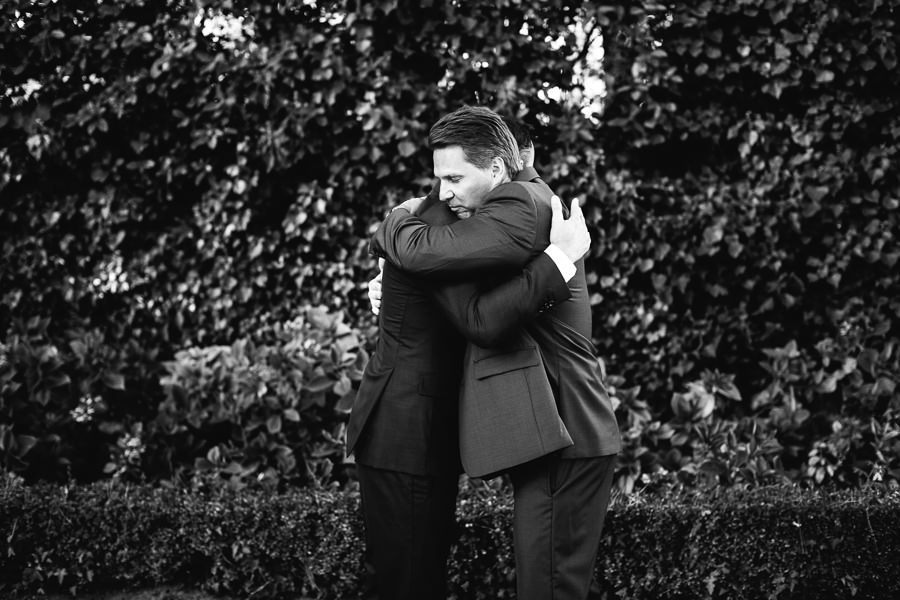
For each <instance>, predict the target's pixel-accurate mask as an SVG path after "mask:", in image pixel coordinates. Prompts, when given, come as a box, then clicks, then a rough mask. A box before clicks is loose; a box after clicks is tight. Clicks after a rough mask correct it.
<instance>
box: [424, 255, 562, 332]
mask: <svg viewBox="0 0 900 600" xmlns="http://www.w3.org/2000/svg"><path fill="white" fill-rule="evenodd" d="M571 295H572V293H571V291H570V290H569V286H568V285H567V284H566V281H565V280H564V279H563V276H562V275H561V274H560V272H559V269H558V268H557V267H556V265H555V264H554V262H553V260H552V259H551V258H550V257H549V256H547V255H546V254H544V253H541V254H540V255H539V256H538V257H537V258H535V259H534V260H532V261H531V262H529V263H528V264H527V265H526V266H525V268H524V269H523V270H522V272H521V273H520V274H518V275H516V276H515V277H512V278H510V279H508V280H506V281H504V282H503V283H501V284H499V285H497V286H496V287H494V288H492V289H490V290H485V291H479V290H478V288H477V286H476V285H475V284H472V283H459V284H451V285H444V286H439V287H437V288H435V290H434V296H435V299H436V301H437V303H438V304H439V305H440V307H441V309H442V310H443V311H444V313H446V314H447V316H448V317H449V318H450V320H451V322H452V323H453V325H454V327H456V329H457V330H459V331H460V332H461V333H462V334H463V335H464V336H465V337H466V339H467V340H469V341H470V342H472V343H474V344H476V345H478V346H481V347H484V348H490V347H492V346H499V345H501V344H502V343H503V342H504V341H505V340H506V339H507V338H509V337H511V335H512V334H513V333H515V332H517V331H519V330H520V329H521V328H522V327H524V326H525V325H527V324H528V323H529V322H531V321H532V320H534V319H535V318H537V317H538V315H540V314H541V313H542V312H544V311H545V310H548V309H549V308H551V307H552V306H553V305H554V304H556V303H558V302H562V301H564V300H567V299H568V298H569V297H570V296H571Z"/></svg>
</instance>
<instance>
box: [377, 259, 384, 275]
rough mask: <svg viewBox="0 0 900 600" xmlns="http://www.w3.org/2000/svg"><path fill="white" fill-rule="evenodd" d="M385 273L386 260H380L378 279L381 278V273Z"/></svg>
mask: <svg viewBox="0 0 900 600" xmlns="http://www.w3.org/2000/svg"><path fill="white" fill-rule="evenodd" d="M382 271H384V258H379V259H378V277H381V272H382Z"/></svg>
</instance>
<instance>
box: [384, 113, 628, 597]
mask: <svg viewBox="0 0 900 600" xmlns="http://www.w3.org/2000/svg"><path fill="white" fill-rule="evenodd" d="M429 145H430V146H431V147H432V149H433V151H434V165H435V175H436V176H438V177H439V178H440V181H441V192H440V193H441V200H443V201H445V202H447V204H448V206H450V208H451V210H453V211H454V212H455V213H456V215H457V216H458V217H460V220H459V221H457V222H455V223H451V224H449V225H430V224H428V223H425V222H423V221H422V220H421V219H419V218H418V217H417V216H416V215H413V214H411V213H410V212H407V211H405V210H396V211H393V212H392V213H391V214H390V215H389V216H388V218H387V219H386V220H385V222H384V223H383V224H382V226H381V227H380V228H379V230H378V231H377V232H376V234H375V236H374V237H373V247H374V248H375V250H376V252H377V253H382V254H384V255H385V256H386V258H387V260H388V263H391V264H394V265H397V266H399V267H400V268H402V269H403V270H404V271H406V272H408V273H412V274H414V275H416V276H421V277H429V278H432V277H443V278H447V277H469V278H471V277H474V276H477V277H478V278H479V279H480V280H481V281H482V282H483V285H485V286H486V287H487V286H489V285H490V284H487V283H486V282H492V281H496V280H498V278H502V277H505V276H509V274H511V273H515V272H516V271H518V270H520V269H522V267H523V266H524V265H525V264H527V262H528V261H529V260H531V259H532V258H534V257H535V256H537V255H538V254H539V253H541V252H542V251H543V250H544V248H545V247H546V246H547V244H548V241H549V239H548V230H549V223H550V216H551V208H550V202H549V199H550V197H551V195H552V191H551V190H550V189H549V187H548V186H547V185H546V184H545V183H544V182H543V181H542V180H541V179H540V178H539V176H538V174H537V173H536V172H535V171H534V169H533V168H531V167H528V168H524V169H522V168H520V164H518V161H517V160H516V159H517V152H515V151H513V149H511V146H514V145H515V142H514V141H512V136H511V134H510V132H509V130H508V128H507V127H506V125H504V124H503V123H502V121H501V120H500V119H499V117H498V116H497V115H496V114H495V113H493V112H492V111H490V110H488V109H484V108H480V107H463V108H462V109H460V110H458V111H455V112H454V113H451V114H450V115H447V116H445V117H444V118H442V119H441V120H440V121H438V123H436V124H435V126H434V127H433V128H432V130H431V133H430V135H429ZM413 212H414V211H413ZM568 287H569V291H570V294H569V297H568V298H567V299H564V300H562V298H561V297H559V296H558V295H557V296H555V297H554V299H556V300H561V301H559V302H555V303H554V302H549V303H547V304H546V305H545V306H544V309H545V310H544V312H543V314H541V315H540V317H538V318H537V320H536V321H534V322H533V323H532V324H530V325H527V326H526V327H525V329H526V330H527V333H528V334H530V336H531V339H533V340H534V341H536V342H537V345H538V348H539V350H540V358H541V361H542V363H543V366H544V370H545V372H546V376H547V378H548V379H549V384H550V389H551V390H552V395H553V398H554V399H555V405H556V407H557V409H558V415H559V417H560V418H561V420H562V423H563V425H564V430H565V433H567V434H568V435H569V436H570V437H571V444H570V445H568V446H562V445H559V444H556V445H555V447H554V446H550V447H548V448H546V450H547V451H546V452H544V453H543V454H542V455H539V456H537V457H535V458H533V459H532V460H527V461H521V462H513V464H507V463H509V462H510V461H518V460H519V457H520V456H521V453H519V451H518V450H519V448H518V447H519V445H521V444H522V443H526V442H527V441H528V439H529V436H528V435H519V434H518V431H520V430H521V431H525V430H526V428H528V430H529V431H537V432H539V433H545V432H547V431H550V433H555V431H554V427H555V426H556V424H555V423H554V422H553V420H552V418H550V419H547V420H544V421H542V422H541V423H538V424H537V425H535V424H534V423H533V422H532V421H533V419H531V420H529V418H528V415H527V413H526V414H521V413H519V414H517V417H516V418H514V419H509V418H505V415H506V414H507V413H510V412H514V411H516V409H517V405H516V404H515V402H514V398H510V397H509V396H510V391H509V390H510V389H511V388H510V387H509V384H510V383H513V382H515V381H517V380H521V377H516V375H515V373H516V372H517V371H519V370H521V369H524V368H528V367H530V366H531V365H532V364H533V362H534V359H533V358H532V356H531V355H530V353H529V352H527V348H526V347H523V346H522V345H521V344H520V343H514V344H513V345H512V346H510V345H509V344H508V343H507V342H506V341H505V338H504V337H496V336H495V335H494V334H493V332H490V331H488V329H489V328H487V327H485V328H484V331H480V330H479V328H478V327H477V326H475V327H472V328H470V329H468V330H466V331H465V333H466V335H467V337H468V338H469V339H470V340H471V341H472V342H474V344H470V345H469V349H468V351H467V352H468V354H467V357H468V358H467V363H466V364H465V365H464V383H463V391H462V397H461V408H460V410H461V415H462V416H461V419H463V423H462V424H461V429H460V436H461V437H462V438H463V442H464V441H465V440H466V439H467V438H466V436H467V428H474V429H478V430H479V435H477V436H475V437H474V438H472V444H471V447H469V448H468V449H467V448H466V447H465V444H464V443H463V442H461V444H463V448H461V450H462V454H463V463H464V465H465V463H466V457H467V454H468V456H469V459H470V460H469V462H470V463H471V464H474V465H476V466H477V467H478V470H479V471H481V470H483V469H487V471H486V473H480V472H476V473H471V472H470V474H474V475H485V474H487V475H491V474H494V473H493V472H492V471H491V470H492V469H495V468H497V467H503V470H506V471H507V472H508V473H509V475H510V478H511V480H512V483H513V489H514V494H515V514H514V547H515V555H516V571H517V590H518V597H519V598H520V599H521V600H528V599H534V600H548V599H557V600H559V599H567V600H568V599H573V600H575V599H577V600H583V599H584V598H588V597H589V595H590V594H591V593H592V590H591V583H592V579H593V577H592V576H593V570H594V561H595V558H596V554H597V551H598V549H599V543H600V533H601V530H602V524H603V519H604V517H605V514H606V509H607V506H608V502H609V494H610V487H611V483H612V475H613V467H614V458H615V454H616V453H617V452H618V451H619V449H620V448H621V440H620V437H619V431H618V426H617V423H616V419H615V416H614V414H613V410H612V406H611V403H610V400H609V397H608V395H607V393H606V390H605V387H604V385H603V381H602V377H601V373H600V368H599V363H598V360H597V357H596V355H595V353H594V348H593V344H592V342H591V341H590V338H591V313H590V302H589V299H588V294H587V284H586V280H585V273H584V264H583V260H579V261H578V263H577V274H576V275H575V277H574V278H573V279H572V280H570V282H569V286H568ZM475 325H477V324H475ZM492 345H499V348H497V349H496V350H491V349H488V348H485V346H492ZM482 363H488V364H490V365H491V368H490V369H482V368H480V365H481V364H482ZM493 380H496V381H495V383H493V384H492V383H491V382H492V381H493ZM513 389H514V390H516V391H515V394H519V395H526V394H529V393H532V390H531V387H530V384H529V385H526V386H522V385H519V386H518V387H515V388H513ZM492 406H502V410H497V411H494V412H491V407H492ZM467 407H468V408H467ZM469 408H471V411H469ZM469 412H471V413H472V414H477V415H479V416H480V418H471V419H468V420H467V418H466V415H467V414H469ZM492 437H494V438H502V439H501V442H502V441H503V440H512V441H511V442H510V443H508V444H506V445H504V444H502V443H500V444H498V443H496V442H495V441H491V442H490V443H488V442H486V441H485V440H491V438H492ZM488 446H489V447H490V452H488V453H484V452H481V449H482V448H484V447H488ZM529 453H533V451H532V450H529ZM498 454H499V455H500V457H499V460H498V458H497V455H498ZM466 469H467V471H469V467H468V466H466ZM594 591H595V590H594Z"/></svg>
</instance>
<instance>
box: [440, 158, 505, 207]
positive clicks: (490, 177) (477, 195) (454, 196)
mask: <svg viewBox="0 0 900 600" xmlns="http://www.w3.org/2000/svg"><path fill="white" fill-rule="evenodd" d="M434 175H435V177H437V178H438V179H440V180H441V195H440V199H441V201H443V202H446V203H447V206H449V207H450V210H452V211H453V212H454V213H456V216H457V217H459V218H460V219H467V218H469V217H470V216H472V213H473V212H474V211H475V209H476V208H478V207H479V206H481V204H482V203H483V202H484V199H485V197H487V195H488V192H490V191H491V190H492V189H494V188H495V187H496V186H497V185H499V183H500V179H499V177H498V176H497V173H496V167H493V166H492V167H488V168H487V169H479V168H478V167H476V166H475V165H473V164H472V163H470V162H469V161H468V160H466V155H465V153H464V152H463V150H462V148H461V147H460V146H447V147H446V148H437V149H435V151H434Z"/></svg>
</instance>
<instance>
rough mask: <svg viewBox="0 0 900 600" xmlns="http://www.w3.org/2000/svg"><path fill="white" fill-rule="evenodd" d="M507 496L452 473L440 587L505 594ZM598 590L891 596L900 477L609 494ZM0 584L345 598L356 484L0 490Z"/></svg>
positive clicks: (354, 548) (350, 590)
mask: <svg viewBox="0 0 900 600" xmlns="http://www.w3.org/2000/svg"><path fill="white" fill-rule="evenodd" d="M511 508H512V506H511V499H510V497H509V495H508V494H507V493H505V492H504V491H502V486H496V487H491V486H488V485H486V484H481V483H476V482H466V484H465V485H463V487H462V492H461V497H460V502H459V509H458V512H459V517H460V539H459V543H458V544H457V545H456V547H455V549H454V552H453V556H452V559H451V597H453V598H458V599H463V598H510V597H513V595H514V564H513V558H512V552H511V545H510V544H511V538H510V517H511ZM607 523H608V524H607V527H606V533H605V535H604V539H603V544H602V548H601V551H600V555H599V561H598V567H597V568H598V574H599V575H600V578H601V581H602V583H603V586H604V588H605V592H606V594H607V595H608V597H625V598H634V599H641V598H672V599H678V598H685V599H687V598H691V599H694V598H710V599H712V598H730V599H752V598H760V599H791V598H798V599H799V598H818V599H820V600H821V599H827V598H841V599H843V598H849V597H855V598H896V597H898V595H900V581H898V579H897V578H896V577H895V575H894V571H895V570H896V567H897V565H898V564H900V493H898V492H897V490H888V489H887V488H881V487H879V488H870V489H867V490H857V491H841V492H822V491H816V492H811V491H806V490H801V489H799V488H786V487H772V488H760V489H756V490H753V491H737V490H730V491H727V492H722V493H718V494H707V495H700V494H692V495H684V494H680V495H677V496H672V497H669V498H654V497H643V496H631V497H629V498H628V500H627V501H626V502H623V503H618V504H617V505H615V506H614V507H613V510H612V511H611V512H610V515H609V518H608V520H607ZM0 536H2V539H3V540H6V548H5V549H3V552H0V573H2V575H0V592H3V593H4V595H8V594H10V593H12V594H15V595H24V594H27V593H29V592H31V593H34V592H40V591H41V590H43V591H44V592H51V591H59V590H67V591H69V592H70V593H72V594H73V595H76V594H77V593H78V592H81V591H84V590H89V589H114V588H118V589H122V588H130V587H139V586H155V585H170V584H179V585H187V586H195V587H198V588H203V589H204V590H207V591H212V592H216V593H222V594H230V595H235V596H240V597H250V596H251V595H252V596H253V597H254V598H273V599H276V598H297V597H300V596H303V597H307V596H310V597H315V598H322V599H325V598H346V597H355V596H356V595H358V594H359V591H360V589H361V586H362V583H363V582H362V573H363V568H362V563H361V556H362V548H363V543H362V538H361V522H360V520H359V518H358V496H357V495H356V494H355V493H353V492H343V493H338V492H333V491H322V490H319V491H314V490H298V491H292V492H290V493H285V494H279V495H275V494H264V493H254V492H247V491H244V492H242V493H239V494H236V493H230V492H222V491H217V492H215V493H208V494H200V493H196V492H187V491H185V490H182V489H174V488H151V487H141V486H137V487H130V486H129V487H126V486H118V485H113V484H108V483H107V484H95V485H91V486H84V487H50V486H40V487H24V486H21V485H18V484H15V483H10V484H8V485H6V486H5V488H4V489H2V490H0Z"/></svg>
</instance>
